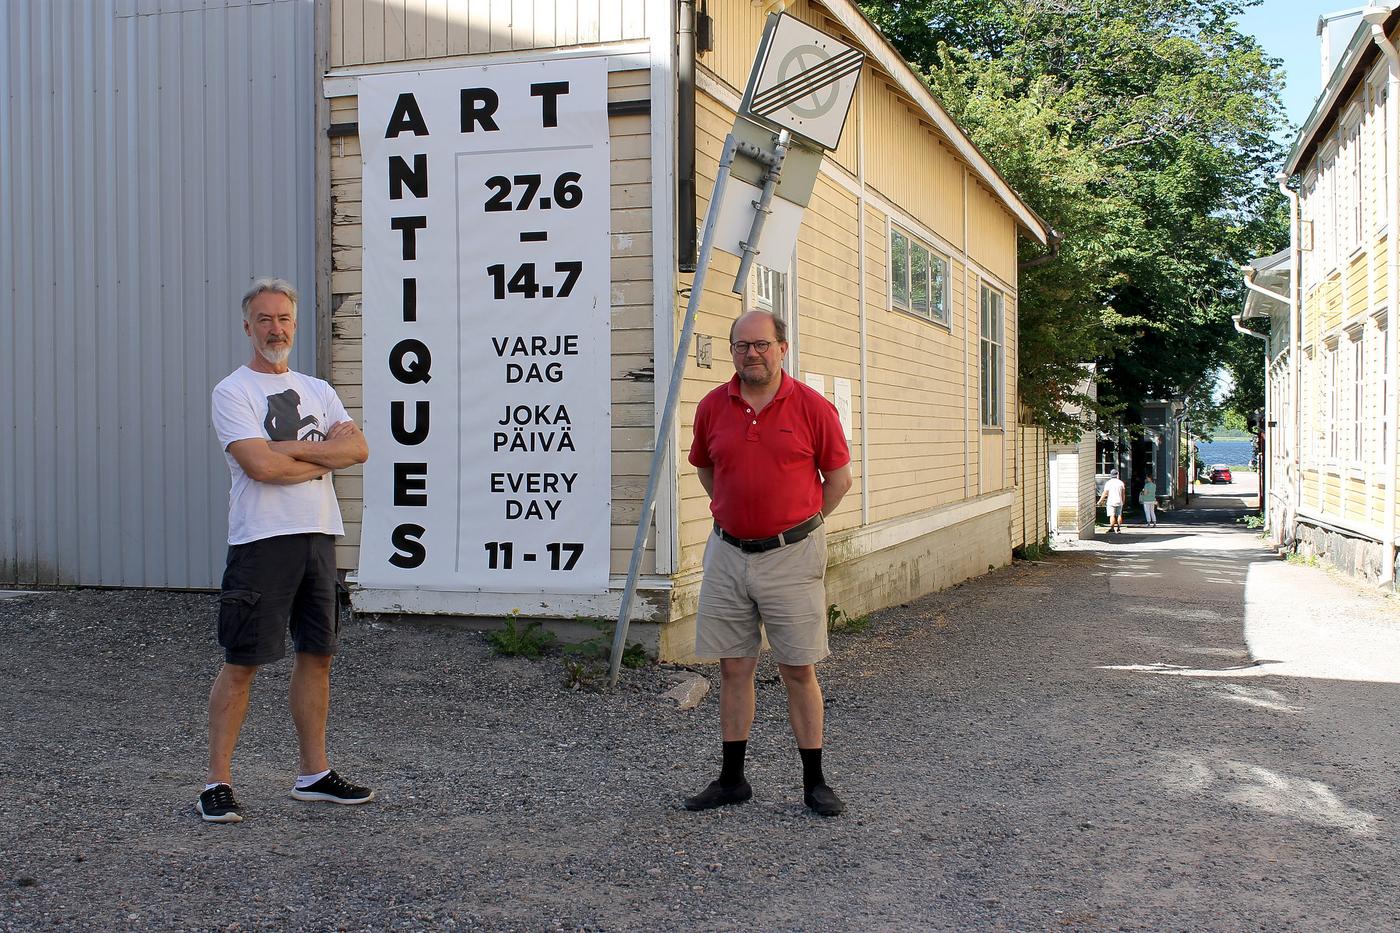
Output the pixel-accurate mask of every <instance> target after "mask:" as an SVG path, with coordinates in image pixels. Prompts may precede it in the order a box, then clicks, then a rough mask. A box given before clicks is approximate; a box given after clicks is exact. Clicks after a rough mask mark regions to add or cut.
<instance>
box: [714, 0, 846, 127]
mask: <svg viewBox="0 0 1400 933" xmlns="http://www.w3.org/2000/svg"><path fill="white" fill-rule="evenodd" d="M864 62H865V54H864V53H863V52H861V51H860V50H858V49H855V48H852V47H851V46H849V45H846V44H844V43H841V42H838V41H836V40H835V39H833V38H831V36H828V35H827V34H826V33H824V32H819V31H817V30H816V29H813V28H812V27H811V26H808V25H807V24H806V23H804V22H802V21H801V20H799V19H796V18H794V17H792V16H789V15H787V14H786V13H783V14H779V15H775V16H770V17H769V18H768V24H767V26H766V27H765V28H764V30H763V39H762V40H761V41H760V43H759V47H758V55H757V57H756V58H755V59H754V65H753V71H752V73H751V74H750V75H749V85H748V89H747V90H746V91H745V92H744V101H743V103H742V104H740V106H739V112H740V113H741V114H744V115H746V116H749V117H752V118H754V119H756V120H760V121H762V122H764V123H766V124H769V125H771V126H774V127H777V128H779V129H788V130H791V131H792V133H793V135H795V136H799V137H802V138H803V139H805V140H808V141H810V142H812V143H815V144H816V145H818V146H821V147H822V148H823V149H835V148H836V145H837V143H839V142H840V141H841V130H842V128H843V127H844V126H845V123H846V114H847V112H848V111H849V110H850V107H851V97H852V96H853V95H854V94H855V90H856V80H857V79H858V78H859V77H860V69H861V66H862V65H863V64H864Z"/></svg>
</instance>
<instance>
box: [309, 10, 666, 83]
mask: <svg viewBox="0 0 1400 933" xmlns="http://www.w3.org/2000/svg"><path fill="white" fill-rule="evenodd" d="M646 14H647V3H646V0H331V13H330V65H331V67H332V68H340V67H344V66H351V65H367V64H378V63H381V62H407V61H416V60H419V59H432V58H445V57H447V56H451V55H474V54H479V53H484V52H508V51H519V50H522V49H547V48H553V47H556V46H573V45H593V44H597V43H604V42H620V41H623V40H627V39H644V38H646V36H647V34H648V27H649V25H650V24H648V23H647V16H646Z"/></svg>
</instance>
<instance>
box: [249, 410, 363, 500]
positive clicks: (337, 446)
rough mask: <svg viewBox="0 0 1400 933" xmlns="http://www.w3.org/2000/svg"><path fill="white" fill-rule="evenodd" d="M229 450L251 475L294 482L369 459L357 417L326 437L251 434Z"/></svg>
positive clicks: (283, 483)
mask: <svg viewBox="0 0 1400 933" xmlns="http://www.w3.org/2000/svg"><path fill="white" fill-rule="evenodd" d="M228 452H229V453H230V454H231V455H232V456H233V459H234V460H237V461H238V465H239V466H240V467H242V468H243V472H244V473H247V474H248V476H249V477H250V478H251V479H255V480H257V481H258V482H260V483H271V484H273V485H274V486H293V485H295V484H297V483H304V482H306V481H307V480H312V479H316V478H317V477H319V476H325V475H326V474H327V473H329V472H331V471H332V470H339V469H343V468H344V467H348V466H351V465H353V464H356V463H364V462H365V461H366V460H368V459H369V445H368V444H366V443H365V436H364V434H363V433H361V431H360V429H359V428H358V427H356V425H355V422H353V421H341V422H338V423H337V424H335V425H333V426H332V427H331V429H330V431H329V432H328V433H327V434H326V439H325V440H324V441H266V440H263V439H262V438H256V437H254V438H248V439H246V440H241V441H234V442H233V443H232V444H229V445H228Z"/></svg>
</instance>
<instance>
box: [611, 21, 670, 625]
mask: <svg viewBox="0 0 1400 933" xmlns="http://www.w3.org/2000/svg"><path fill="white" fill-rule="evenodd" d="M675 13H676V4H675V3H674V2H672V0H648V4H647V20H648V22H650V23H653V24H655V25H654V27H653V28H652V29H651V30H650V32H651V34H652V38H651V52H650V59H649V62H648V67H650V69H651V117H650V119H651V191H652V198H651V270H652V277H651V278H652V282H651V301H652V328H651V333H652V337H651V339H652V359H653V360H655V363H654V366H653V368H654V370H655V372H656V377H655V382H653V383H652V416H651V425H652V431H653V432H655V430H656V427H657V425H659V424H660V423H661V418H662V415H663V414H664V413H665V410H666V391H667V388H668V387H669V386H670V382H671V360H672V358H673V356H674V354H675V348H676V337H677V334H676V311H675V308H676V285H677V283H678V273H677V272H676V233H677V230H676V219H677V218H676V183H677V178H676V131H677V126H676V120H677V114H676V81H677V75H676V69H677V62H676V54H677V53H676V42H675V34H676V23H675ZM662 27H664V28H662ZM679 430H680V429H679V419H677V427H676V431H677V434H676V435H675V437H679ZM658 443H664V444H666V445H668V447H669V448H670V455H669V457H668V458H667V460H666V462H665V463H664V464H663V465H662V469H663V473H662V476H661V478H660V479H659V480H658V483H657V488H656V507H655V512H654V514H655V522H656V537H655V540H654V541H653V542H652V544H653V547H654V555H655V562H656V568H655V569H656V572H657V573H658V574H668V573H674V572H675V570H676V567H677V566H678V565H679V562H680V557H679V555H680V552H681V543H680V526H681V522H680V501H681V493H680V481H681V480H680V470H679V469H678V468H677V465H678V464H679V462H680V461H679V458H678V444H677V442H676V441H675V440H674V439H673V438H661V439H659V440H658ZM614 615H616V613H614Z"/></svg>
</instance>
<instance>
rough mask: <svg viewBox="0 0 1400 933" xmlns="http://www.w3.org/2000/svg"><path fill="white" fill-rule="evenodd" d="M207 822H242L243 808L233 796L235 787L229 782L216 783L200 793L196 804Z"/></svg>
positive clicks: (196, 807) (195, 806)
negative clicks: (228, 783)
mask: <svg viewBox="0 0 1400 933" xmlns="http://www.w3.org/2000/svg"><path fill="white" fill-rule="evenodd" d="M194 808H195V809H196V810H198V811H199V815H200V816H202V817H204V821H205V822H206V823H241V822H242V821H243V808H242V807H241V806H239V805H238V800H237V799H235V798H234V796H233V788H232V787H229V786H228V785H227V784H215V785H214V786H213V787H211V788H209V789H208V790H206V791H205V792H204V793H202V794H200V795H199V802H198V803H196V804H195V805H194Z"/></svg>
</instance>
